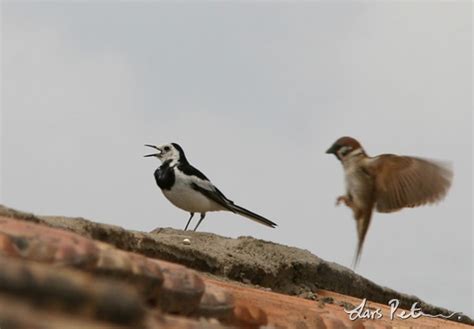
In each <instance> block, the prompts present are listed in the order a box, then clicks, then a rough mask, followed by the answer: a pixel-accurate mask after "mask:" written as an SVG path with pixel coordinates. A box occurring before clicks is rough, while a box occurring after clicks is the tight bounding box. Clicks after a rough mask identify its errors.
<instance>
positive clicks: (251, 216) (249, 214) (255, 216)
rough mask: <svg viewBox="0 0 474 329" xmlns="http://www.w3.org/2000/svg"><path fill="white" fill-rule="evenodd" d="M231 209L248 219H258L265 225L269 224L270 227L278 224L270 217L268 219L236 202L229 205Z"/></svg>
mask: <svg viewBox="0 0 474 329" xmlns="http://www.w3.org/2000/svg"><path fill="white" fill-rule="evenodd" d="M229 208H230V209H229V210H231V211H233V212H235V213H237V214H239V215H242V216H244V217H247V218H248V219H251V220H253V221H256V222H257V223H260V224H263V225H266V226H269V227H275V226H277V224H275V223H274V222H272V221H271V220H269V219H266V218H265V217H262V216H260V215H258V214H256V213H254V212H251V211H250V210H247V209H245V208H242V207H241V206H238V205H236V204H230V205H229Z"/></svg>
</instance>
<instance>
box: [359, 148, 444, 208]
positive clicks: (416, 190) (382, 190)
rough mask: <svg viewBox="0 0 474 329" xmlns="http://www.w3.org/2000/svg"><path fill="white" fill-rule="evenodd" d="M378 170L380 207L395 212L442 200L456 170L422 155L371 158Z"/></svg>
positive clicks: (385, 155)
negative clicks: (421, 156) (422, 157)
mask: <svg viewBox="0 0 474 329" xmlns="http://www.w3.org/2000/svg"><path fill="white" fill-rule="evenodd" d="M368 169H369V170H370V171H372V172H376V173H377V174H376V175H375V189H376V200H375V202H376V209H377V211H379V212H392V211H397V210H400V209H401V208H404V207H417V206H421V205H424V204H430V203H435V202H438V201H440V200H441V199H443V198H444V196H445V195H446V193H447V191H448V189H449V187H450V186H451V180H452V177H453V173H452V170H451V168H450V167H449V166H448V165H446V164H443V163H440V162H436V161H431V160H425V159H421V158H415V157H409V156H398V155H393V154H384V155H380V156H378V157H376V158H374V159H373V161H371V163H370V165H369V168H368Z"/></svg>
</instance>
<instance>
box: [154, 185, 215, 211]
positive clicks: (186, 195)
mask: <svg viewBox="0 0 474 329" xmlns="http://www.w3.org/2000/svg"><path fill="white" fill-rule="evenodd" d="M163 194H164V195H165V197H166V198H167V199H168V200H169V201H170V202H171V203H172V204H174V205H175V206H176V207H178V208H181V209H183V210H185V211H188V212H195V213H204V212H208V211H217V210H223V207H221V206H220V205H219V204H217V203H215V202H214V201H212V200H210V199H208V198H207V197H206V196H204V195H203V194H201V193H200V192H198V191H196V190H194V189H193V188H192V187H191V186H189V185H188V184H185V183H184V184H183V183H179V182H178V181H177V182H176V183H175V184H174V185H173V187H172V188H171V190H163Z"/></svg>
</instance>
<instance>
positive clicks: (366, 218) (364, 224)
mask: <svg viewBox="0 0 474 329" xmlns="http://www.w3.org/2000/svg"><path fill="white" fill-rule="evenodd" d="M371 218H372V209H370V210H366V211H361V212H360V214H359V217H358V218H357V219H356V223H357V237H358V242H357V249H356V253H355V256H354V261H353V262H352V268H353V269H354V270H355V268H356V267H357V264H358V263H359V260H360V254H361V253H362V247H363V246H364V240H365V236H366V235H367V231H368V230H369V225H370V219H371Z"/></svg>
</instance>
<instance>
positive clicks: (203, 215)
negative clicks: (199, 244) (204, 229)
mask: <svg viewBox="0 0 474 329" xmlns="http://www.w3.org/2000/svg"><path fill="white" fill-rule="evenodd" d="M204 217H206V213H205V212H203V213H201V218H199V222H198V223H197V225H196V227H195V228H194V232H196V230H197V228H198V227H199V224H201V222H202V220H203V219H204Z"/></svg>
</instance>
